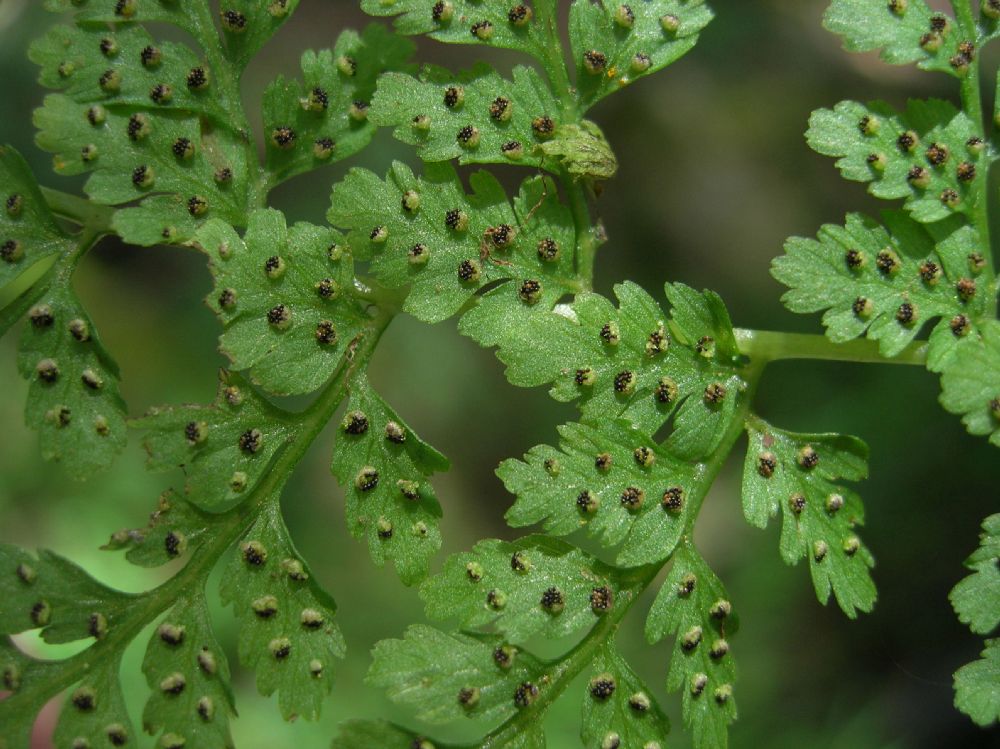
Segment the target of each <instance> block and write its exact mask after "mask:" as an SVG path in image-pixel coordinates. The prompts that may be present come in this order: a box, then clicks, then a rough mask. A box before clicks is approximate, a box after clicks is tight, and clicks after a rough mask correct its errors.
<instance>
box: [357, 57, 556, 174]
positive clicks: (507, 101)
mask: <svg viewBox="0 0 1000 749" xmlns="http://www.w3.org/2000/svg"><path fill="white" fill-rule="evenodd" d="M560 110H561V107H560V105H559V102H557V101H556V99H555V97H553V95H552V93H551V91H550V90H549V87H548V86H547V85H546V84H545V82H544V81H543V79H542V78H541V76H540V75H539V74H538V72H537V71H536V70H535V69H534V68H529V67H524V66H517V67H515V68H514V71H513V78H512V80H510V81H508V80H506V79H504V78H502V77H501V76H500V75H499V74H498V73H497V72H496V71H495V70H493V68H491V67H490V66H488V65H485V64H482V65H478V66H476V67H475V68H473V69H472V70H470V71H467V72H464V73H459V74H458V75H454V74H452V73H450V72H449V71H447V70H445V69H443V68H436V67H428V68H425V69H424V70H423V72H422V73H421V75H420V78H419V79H417V78H414V77H413V76H410V75H405V74H403V73H387V74H386V75H384V76H382V77H381V78H380V79H379V84H378V91H377V92H376V94H375V99H374V100H373V102H372V120H373V121H374V122H375V123H376V124H378V125H381V126H391V127H395V130H394V131H393V134H394V135H395V136H396V138H398V139H399V140H401V141H403V142H404V143H409V144H410V145H412V146H416V147H417V152H418V153H419V154H420V158H421V159H423V160H424V161H447V160H448V159H458V162H459V163H460V164H486V163H494V164H503V163H519V164H525V165H530V166H543V164H544V154H543V153H542V151H541V150H540V149H539V148H538V146H539V144H541V143H543V142H544V141H545V140H546V139H548V138H551V137H553V135H554V134H555V131H556V128H557V127H558V124H557V122H556V119H555V118H557V117H558V115H559V112H560ZM467 128H474V131H475V134H474V135H473V134H472V132H471V131H468V130H467ZM473 143H474V145H473Z"/></svg>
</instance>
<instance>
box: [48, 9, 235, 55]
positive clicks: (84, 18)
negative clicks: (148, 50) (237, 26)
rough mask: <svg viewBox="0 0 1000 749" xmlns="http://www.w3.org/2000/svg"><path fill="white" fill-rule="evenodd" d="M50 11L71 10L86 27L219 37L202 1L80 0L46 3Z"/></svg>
mask: <svg viewBox="0 0 1000 749" xmlns="http://www.w3.org/2000/svg"><path fill="white" fill-rule="evenodd" d="M239 1H242V0H239ZM45 3H46V7H47V8H48V9H49V10H55V11H65V10H71V11H73V12H74V14H75V18H76V21H77V23H80V24H81V25H87V26H96V25H98V24H122V23H126V22H135V23H149V22H163V23H169V24H173V25H175V26H178V27H179V28H182V29H184V30H185V31H187V32H188V33H189V34H191V35H192V36H193V37H194V38H195V39H198V40H199V42H201V43H203V44H204V43H205V41H206V40H207V39H214V40H215V41H216V44H218V36H217V32H216V28H215V25H214V23H213V22H212V17H211V14H210V13H209V12H207V11H208V7H207V6H206V5H205V4H204V3H203V2H202V1H201V0H175V2H142V1H141V0H124V1H123V2H118V1H117V0H116V1H115V2H101V3H80V2H79V0H45Z"/></svg>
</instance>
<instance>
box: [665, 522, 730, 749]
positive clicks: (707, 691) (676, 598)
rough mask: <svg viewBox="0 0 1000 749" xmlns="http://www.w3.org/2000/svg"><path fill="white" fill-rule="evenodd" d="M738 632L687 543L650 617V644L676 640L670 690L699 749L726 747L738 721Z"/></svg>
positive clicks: (722, 594) (721, 592) (721, 594)
mask: <svg viewBox="0 0 1000 749" xmlns="http://www.w3.org/2000/svg"><path fill="white" fill-rule="evenodd" d="M738 628H739V618H738V617H737V616H736V615H735V614H734V613H733V605H732V603H731V602H730V600H729V596H728V595H727V594H726V590H725V588H724V587H723V586H722V583H721V582H720V581H719V578H718V577H716V575H715V573H714V572H712V569H711V568H710V567H709V566H708V564H707V563H706V562H705V560H704V559H703V558H702V556H701V555H700V554H699V553H698V550H697V549H696V548H695V547H694V545H693V544H692V543H691V542H690V541H685V543H683V544H682V545H681V546H679V547H678V549H677V552H676V553H675V554H674V556H673V562H672V567H671V568H670V572H669V574H668V575H667V578H666V580H664V582H663V585H662V586H661V587H660V591H659V593H658V594H657V596H656V600H655V601H654V602H653V607H652V608H651V609H650V611H649V617H648V618H647V619H646V639H647V640H648V641H649V642H650V643H651V644H652V643H656V642H659V641H660V640H662V639H663V638H664V637H667V636H669V635H673V636H674V637H675V638H676V639H675V641H674V652H673V655H672V657H671V659H670V673H669V674H668V676H667V688H668V689H670V690H671V691H680V692H681V694H682V699H683V705H684V722H685V724H686V725H687V726H688V727H689V728H690V729H691V731H692V734H693V738H694V745H695V746H696V747H698V749H709V748H712V749H714V748H716V747H719V748H720V749H724V748H725V747H726V746H728V741H729V740H728V726H729V724H730V723H732V722H733V721H734V720H736V700H735V698H734V697H733V684H734V683H735V681H736V664H735V661H734V659H733V656H732V654H731V653H730V643H729V638H730V637H732V636H733V635H734V634H736V630H737V629H738Z"/></svg>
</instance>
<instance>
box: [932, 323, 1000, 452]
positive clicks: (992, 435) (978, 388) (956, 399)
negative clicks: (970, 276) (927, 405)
mask: <svg viewBox="0 0 1000 749" xmlns="http://www.w3.org/2000/svg"><path fill="white" fill-rule="evenodd" d="M981 334H982V337H981V339H980V340H973V341H970V342H969V344H968V345H963V346H961V347H959V348H958V350H957V351H956V352H955V356H954V358H953V360H952V361H951V362H950V363H949V365H948V367H947V369H945V371H944V374H943V375H942V377H941V388H942V392H941V403H942V404H943V405H944V407H945V408H947V409H948V410H949V411H951V412H952V413H956V414H963V416H962V422H963V423H964V424H965V426H966V428H967V429H968V430H969V431H970V432H971V433H972V434H983V435H988V436H989V440H990V442H991V443H992V444H994V445H997V446H998V447H1000V322H997V321H995V320H993V321H990V322H988V323H986V324H985V325H983V327H982V330H981Z"/></svg>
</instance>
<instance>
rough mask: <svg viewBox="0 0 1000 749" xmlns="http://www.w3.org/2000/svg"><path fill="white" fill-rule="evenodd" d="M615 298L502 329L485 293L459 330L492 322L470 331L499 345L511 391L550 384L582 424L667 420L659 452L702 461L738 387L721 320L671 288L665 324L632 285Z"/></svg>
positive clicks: (713, 300)
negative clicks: (672, 310)
mask: <svg viewBox="0 0 1000 749" xmlns="http://www.w3.org/2000/svg"><path fill="white" fill-rule="evenodd" d="M494 293H497V292H494ZM615 294H616V296H617V297H618V300H619V303H620V305H619V307H618V308H617V309H616V308H615V307H614V305H613V304H612V303H611V302H610V301H609V300H607V299H606V298H604V297H603V296H601V295H599V294H590V293H582V294H578V295H577V296H576V297H575V299H574V301H573V303H572V304H569V305H560V306H559V307H558V308H556V310H555V311H554V312H553V313H550V314H544V315H536V316H534V317H532V318H526V319H519V320H516V324H510V325H506V326H504V325H502V324H500V322H499V320H500V319H501V318H500V316H499V315H497V314H493V313H491V312H489V311H487V305H489V304H490V297H491V294H487V295H486V296H485V297H484V298H483V300H482V301H481V302H480V306H479V308H476V309H473V310H472V311H470V312H469V313H467V314H466V316H465V317H464V318H463V320H462V323H461V329H462V330H463V332H467V333H472V332H473V330H470V329H472V328H473V322H474V321H475V322H478V320H477V318H478V317H480V316H483V317H488V318H490V319H492V320H494V321H495V322H493V324H492V325H487V324H486V323H485V322H484V323H481V324H479V325H477V326H476V327H478V328H479V330H475V332H474V337H475V338H476V340H478V341H479V342H480V343H481V344H483V345H494V346H498V347H499V350H498V351H497V357H498V358H499V359H500V360H501V361H503V362H504V363H505V364H506V365H507V372H506V374H507V379H508V380H510V381H511V382H512V383H514V384H515V385H520V386H522V387H535V386H538V385H543V384H546V383H552V385H553V386H552V389H551V391H550V393H551V395H552V396H553V397H554V398H555V399H556V400H560V401H573V400H577V399H579V403H578V405H579V407H580V410H581V412H582V413H583V417H584V421H586V422H589V423H603V422H606V421H607V420H608V418H609V417H610V418H622V419H627V420H628V421H629V422H631V423H632V425H633V426H634V427H636V428H637V429H639V430H640V431H642V432H644V433H646V434H655V433H657V431H659V429H660V427H662V426H663V424H665V423H666V422H667V421H668V420H669V419H670V418H671V417H672V416H673V426H674V429H673V433H672V434H671V435H670V437H669V438H668V439H667V441H666V443H665V447H666V448H667V449H668V450H669V451H670V452H672V453H673V454H675V455H676V456H677V457H679V458H683V459H696V458H699V457H703V456H704V455H706V454H708V453H709V452H711V451H712V449H714V447H715V446H716V445H717V444H718V443H719V440H721V439H722V436H723V434H724V433H725V430H726V427H727V426H728V424H729V423H730V421H731V419H732V415H733V413H734V412H735V409H736V403H737V400H738V397H739V392H740V391H741V389H742V387H743V383H742V380H741V379H740V377H739V375H738V373H737V369H736V365H735V363H734V361H733V358H732V355H731V354H732V351H733V350H734V347H735V344H734V343H733V340H734V339H733V333H732V327H731V325H730V323H729V316H728V314H727V313H725V310H724V309H723V308H721V307H720V306H719V303H717V297H715V296H714V295H713V294H711V293H707V294H701V293H699V292H696V291H694V290H693V289H690V288H688V287H685V286H683V285H681V284H673V285H670V286H668V288H667V295H668V297H669V298H671V299H672V300H673V301H674V303H675V304H676V305H677V307H678V310H679V313H678V317H677V319H675V320H671V319H670V318H669V317H668V316H667V315H666V313H665V312H664V311H663V309H662V308H661V307H660V305H659V304H657V303H656V301H655V300H654V299H653V298H652V297H651V296H650V295H649V294H647V293H646V292H645V291H644V290H643V289H642V288H640V287H639V286H637V285H636V284H634V283H631V282H627V283H623V284H619V285H618V286H616V287H615ZM481 310H483V311H481Z"/></svg>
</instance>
